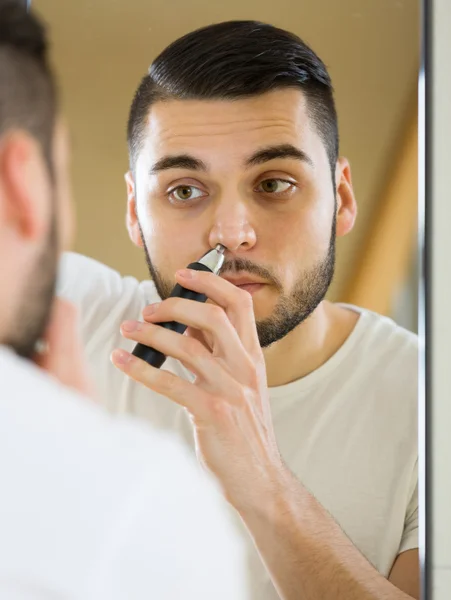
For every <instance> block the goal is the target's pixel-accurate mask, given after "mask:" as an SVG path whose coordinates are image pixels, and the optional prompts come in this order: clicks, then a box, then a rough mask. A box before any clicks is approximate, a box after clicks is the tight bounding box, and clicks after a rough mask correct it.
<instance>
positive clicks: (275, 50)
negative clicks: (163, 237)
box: [127, 21, 338, 172]
mask: <svg viewBox="0 0 451 600" xmlns="http://www.w3.org/2000/svg"><path fill="white" fill-rule="evenodd" d="M280 88H297V89H300V90H301V91H302V92H303V93H304V95H305V97H306V99H307V107H308V112H309V116H310V118H311V119H312V121H313V123H314V124H315V126H316V129H317V131H318V133H319V135H320V136H321V138H322V140H323V142H324V145H325V147H326V150H327V155H328V158H329V162H330V165H331V168H332V172H335V163H336V160H337V157H338V124H337V113H336V110H335V103H334V98H333V88H332V83H331V80H330V77H329V74H328V72H327V69H326V67H325V65H324V63H323V62H322V61H321V59H320V58H319V57H318V56H317V55H316V54H315V53H314V52H313V50H311V49H310V48H309V47H308V46H307V45H306V44H305V43H304V42H303V41H302V40H301V39H300V38H298V37H297V36H296V35H294V34H293V33H290V32H288V31H284V30H283V29H278V28H277V27H274V26H272V25H268V24H265V23H259V22H256V21H228V22H225V23H218V24H216V25H209V26H208V27H203V28H202V29H198V30H196V31H193V32H191V33H188V34H187V35H185V36H183V37H181V38H179V39H178V40H176V41H175V42H173V43H172V44H171V45H170V46H168V47H167V48H166V49H165V50H163V52H162V53H161V54H160V55H159V56H158V57H157V58H156V59H155V60H154V62H153V63H152V65H151V66H150V68H149V71H148V74H147V75H146V76H145V77H144V78H143V79H142V81H141V83H140V85H139V87H138V89H137V91H136V94H135V97H134V99H133V102H132V105H131V109H130V115H129V119H128V126H127V138H128V146H129V154H130V165H131V167H132V168H134V165H135V163H136V158H137V155H138V152H139V150H140V148H141V145H142V141H143V136H144V130H145V122H146V117H147V115H148V113H149V108H150V106H151V105H152V104H153V103H155V102H157V101H158V100H162V101H164V100H169V99H180V100H185V99H186V100H188V99H199V100H215V99H219V100H234V99H238V98H246V97H252V96H257V95H260V94H264V93H265V92H269V91H271V90H275V89H280Z"/></svg>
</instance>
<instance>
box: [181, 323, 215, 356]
mask: <svg viewBox="0 0 451 600" xmlns="http://www.w3.org/2000/svg"><path fill="white" fill-rule="evenodd" d="M185 335H186V337H190V338H193V339H194V340H197V341H198V342H199V343H200V344H202V345H203V346H204V348H206V349H207V350H208V351H209V352H211V351H212V349H213V340H212V339H211V338H208V335H206V334H204V333H202V331H199V329H194V327H187V329H186V331H185Z"/></svg>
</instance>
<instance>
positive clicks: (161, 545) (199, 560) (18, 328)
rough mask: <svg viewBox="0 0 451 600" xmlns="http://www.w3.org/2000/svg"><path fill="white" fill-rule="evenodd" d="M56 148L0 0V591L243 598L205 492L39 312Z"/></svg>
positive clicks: (235, 554)
mask: <svg viewBox="0 0 451 600" xmlns="http://www.w3.org/2000/svg"><path fill="white" fill-rule="evenodd" d="M67 151H68V149H67V140H66V132H65V129H64V126H63V124H62V121H61V117H60V116H59V114H58V110H57V99H56V93H55V84H54V81H53V77H52V74H51V72H50V69H49V66H48V64H47V58H46V39H45V34H44V30H43V28H42V26H41V25H40V23H39V22H38V21H37V20H36V18H35V17H33V16H32V15H27V13H26V11H25V9H23V8H21V7H20V6H19V5H18V3H16V2H11V1H8V2H5V0H0V273H1V285H0V475H1V481H2V485H1V498H0V531H1V535H0V598H2V600H3V599H4V600H6V599H7V600H19V599H20V600H25V599H28V598H30V599H33V600H37V599H49V600H50V599H54V598H55V599H57V598H58V599H60V598H61V599H62V598H71V599H74V600H76V599H80V600H90V599H91V600H99V599H105V600H106V599H108V600H114V599H127V600H132V599H136V600H137V599H149V598H158V599H161V598H164V599H167V600H178V599H179V598H192V599H196V600H198V599H199V598H202V599H204V600H207V599H211V598H213V597H214V598H218V597H220V598H222V599H224V600H229V599H230V598H236V597H238V598H244V597H245V596H244V592H245V587H244V581H245V576H244V574H243V570H244V567H243V566H242V565H243V561H244V558H243V553H242V552H241V542H240V540H239V537H238V536H236V539H235V536H234V535H233V531H232V528H231V523H230V520H229V519H228V518H227V511H225V510H224V508H223V506H222V499H221V497H220V494H219V493H218V492H217V491H216V490H214V489H212V487H211V484H210V482H209V481H207V480H206V479H205V477H203V476H202V475H201V474H200V473H199V468H198V466H197V465H196V463H195V461H194V460H192V458H190V457H187V456H186V449H184V448H183V447H181V446H180V444H178V443H176V442H175V441H173V440H172V439H169V436H165V435H163V434H161V433H159V432H154V433H153V434H152V435H151V434H150V430H149V429H148V428H147V427H144V426H142V425H140V424H139V423H135V422H133V421H132V420H131V419H125V418H124V419H113V418H112V417H111V416H109V415H107V413H106V412H104V411H103V410H101V409H100V408H99V407H97V406H95V404H94V403H93V402H92V401H91V400H88V399H87V397H86V396H82V395H81V394H80V392H83V393H88V390H89V388H90V384H89V381H88V378H87V375H86V367H85V364H84V361H83V358H82V356H81V354H80V347H81V346H80V344H79V343H78V341H77V336H76V324H75V322H74V310H73V309H72V308H71V307H70V305H67V304H65V303H64V302H62V303H58V304H56V305H55V306H54V308H53V312H52V315H53V316H52V317H51V318H50V324H49V312H50V307H51V305H52V295H53V288H54V283H55V276H56V265H57V260H58V255H59V251H60V249H61V248H63V247H66V244H67V243H68V241H69V239H70V237H71V224H72V223H71V218H72V217H71V212H70V197H69V196H70V194H69V181H68V164H67V162H68V156H67ZM47 324H49V326H48V327H47V332H46V333H44V330H45V329H46V326H47ZM42 337H45V338H46V342H47V345H48V351H47V352H41V353H40V355H39V357H38V358H35V346H36V342H37V341H38V340H39V339H41V338H42ZM41 346H42V344H41ZM33 362H36V363H39V365H40V368H39V367H38V365H37V364H33ZM45 371H47V372H45ZM63 384H66V385H63ZM67 385H70V386H72V388H74V389H72V391H71V390H70V389H69V387H66V386H67ZM76 390H77V391H76ZM77 392H78V393H77ZM224 513H226V514H225V515H224ZM219 578H224V581H223V582H222V585H221V588H220V589H217V583H216V582H217V581H218V579H219Z"/></svg>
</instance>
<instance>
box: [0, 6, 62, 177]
mask: <svg viewBox="0 0 451 600" xmlns="http://www.w3.org/2000/svg"><path fill="white" fill-rule="evenodd" d="M56 103H57V99H56V91H55V84H54V81H53V77H52V74H51V72H50V69H49V65H48V59H47V40H46V34H45V29H44V27H43V25H42V24H41V23H40V21H39V20H38V19H37V18H36V17H35V16H34V15H32V14H31V13H28V12H27V11H26V9H25V8H24V7H23V6H21V5H20V4H19V2H17V0H15V1H14V0H0V138H1V137H3V136H4V135H5V134H6V133H7V132H8V131H10V130H12V129H21V130H25V131H27V132H28V133H29V134H30V135H31V136H33V137H34V138H35V139H36V140H37V141H38V142H39V144H40V145H41V147H42V151H43V154H44V157H45V159H46V161H47V165H48V167H49V169H50V171H52V159H51V155H52V142H53V133H54V127H55V119H56V112H57V108H56Z"/></svg>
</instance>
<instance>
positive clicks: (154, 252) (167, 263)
mask: <svg viewBox="0 0 451 600" xmlns="http://www.w3.org/2000/svg"><path fill="white" fill-rule="evenodd" d="M171 213H172V214H171ZM173 213H174V211H170V210H165V209H164V208H163V209H162V208H161V207H160V206H158V203H157V202H154V203H152V201H149V203H148V205H147V208H146V210H145V212H144V211H141V213H140V224H141V228H142V232H143V235H144V239H145V242H146V246H147V249H148V251H149V255H150V258H151V259H152V262H153V263H154V264H155V266H156V267H157V268H158V269H159V270H160V272H161V273H162V274H163V275H164V276H166V277H172V276H173V274H174V273H175V271H176V270H177V269H181V268H184V267H186V266H187V265H188V264H189V263H191V262H194V261H195V260H197V259H198V258H199V257H200V256H201V255H202V254H203V253H204V252H205V248H204V245H203V244H202V241H203V240H202V236H201V233H200V232H201V224H200V223H199V222H198V221H197V220H188V221H186V220H181V219H179V218H177V215H174V214H173ZM141 215H142V216H141Z"/></svg>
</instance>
